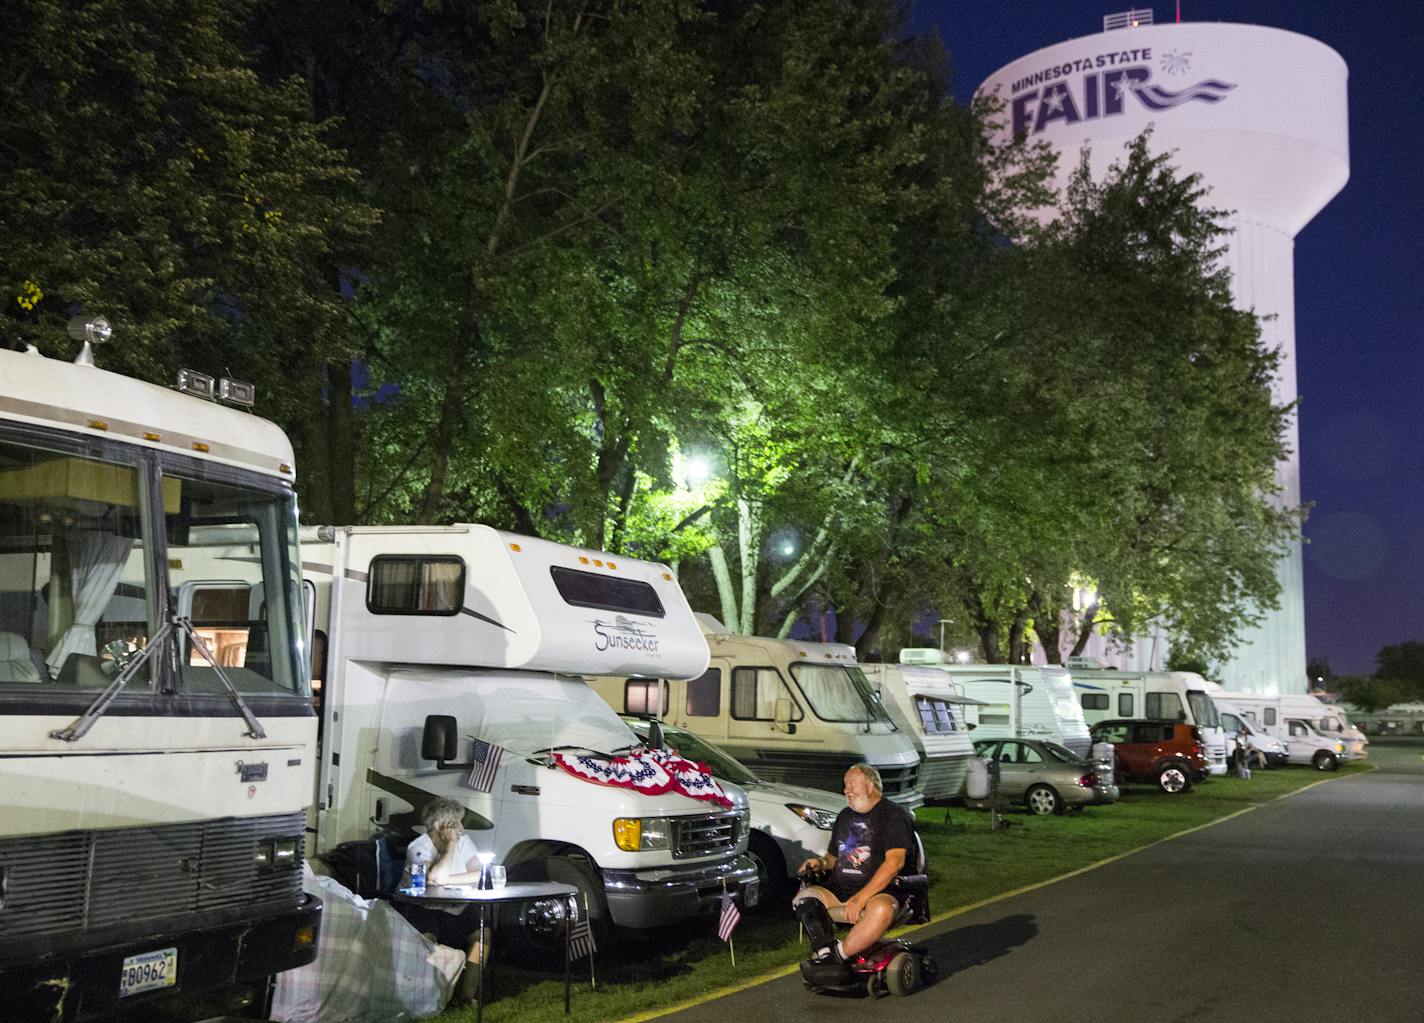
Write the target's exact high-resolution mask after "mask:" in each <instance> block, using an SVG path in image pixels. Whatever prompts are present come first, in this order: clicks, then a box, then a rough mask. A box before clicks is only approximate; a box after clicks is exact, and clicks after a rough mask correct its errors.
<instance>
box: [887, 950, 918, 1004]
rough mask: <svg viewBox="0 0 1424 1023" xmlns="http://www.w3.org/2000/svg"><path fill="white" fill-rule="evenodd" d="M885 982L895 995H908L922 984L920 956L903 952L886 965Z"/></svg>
mask: <svg viewBox="0 0 1424 1023" xmlns="http://www.w3.org/2000/svg"><path fill="white" fill-rule="evenodd" d="M885 983H886V986H888V987H889V988H890V993H891V994H894V995H908V994H909V993H910V992H911V991H913V990H915V989H916V988H917V987H919V986H920V957H919V956H917V955H915V954H914V953H912V952H901V953H899V954H898V955H896V956H895V958H894V959H891V960H890V965H888V966H886V967H885Z"/></svg>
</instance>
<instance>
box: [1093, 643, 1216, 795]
mask: <svg viewBox="0 0 1424 1023" xmlns="http://www.w3.org/2000/svg"><path fill="white" fill-rule="evenodd" d="M1069 670H1070V671H1071V672H1072V673H1073V689H1074V690H1075V691H1076V692H1077V694H1078V703H1079V705H1080V706H1081V707H1082V708H1083V716H1084V717H1085V718H1086V719H1087V721H1088V724H1090V725H1091V724H1094V723H1096V722H1098V721H1105V720H1107V719H1109V718H1136V719H1140V720H1144V721H1175V722H1178V723H1182V724H1188V725H1195V726H1196V728H1197V731H1198V732H1199V733H1201V737H1202V744H1203V745H1204V746H1206V759H1207V765H1208V767H1207V769H1208V771H1210V773H1211V774H1213V775H1223V774H1225V773H1226V767H1227V764H1226V760H1227V749H1226V732H1225V731H1224V730H1223V729H1222V727H1221V715H1220V714H1219V713H1218V712H1217V709H1216V704H1215V703H1213V702H1212V697H1211V694H1210V690H1211V688H1212V683H1210V682H1208V681H1207V680H1206V679H1204V678H1202V677H1201V676H1200V675H1198V674H1196V673H1195V672H1190V671H1118V670H1116V669H1112V668H1101V667H1097V666H1093V665H1089V664H1084V663H1081V662H1080V663H1073V662H1072V661H1071V660H1070V662H1069Z"/></svg>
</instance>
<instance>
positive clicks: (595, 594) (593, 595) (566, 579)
mask: <svg viewBox="0 0 1424 1023" xmlns="http://www.w3.org/2000/svg"><path fill="white" fill-rule="evenodd" d="M549 574H550V575H552V576H553V577H554V586H555V588H556V589H558V591H559V596H561V597H563V598H564V602H565V603H566V604H572V605H574V606H575V607H594V608H598V609H599V610H600V611H622V612H623V613H625V614H634V615H646V616H648V617H649V618H661V617H663V615H665V614H666V613H667V612H665V611H664V610H663V602H662V601H661V600H659V599H658V591H657V590H655V589H653V587H652V584H651V583H645V582H643V581H642V580H641V579H617V578H614V577H613V576H608V575H598V574H596V573H594V572H580V571H578V570H577V569H573V568H563V567H562V566H559V565H554V566H553V567H551V568H550V569H549Z"/></svg>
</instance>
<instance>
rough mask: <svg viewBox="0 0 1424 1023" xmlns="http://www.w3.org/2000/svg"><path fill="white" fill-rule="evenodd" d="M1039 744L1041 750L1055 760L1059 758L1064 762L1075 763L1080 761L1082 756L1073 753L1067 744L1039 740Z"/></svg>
mask: <svg viewBox="0 0 1424 1023" xmlns="http://www.w3.org/2000/svg"><path fill="white" fill-rule="evenodd" d="M1039 746H1040V747H1042V748H1043V751H1044V752H1045V753H1047V754H1048V755H1049V756H1051V757H1053V758H1054V759H1056V760H1061V761H1062V762H1063V763H1065V764H1077V763H1081V762H1082V758H1081V757H1079V756H1078V754H1076V753H1074V752H1073V751H1072V750H1070V749H1069V748H1068V747H1067V746H1060V745H1058V743H1056V742H1040V743H1039Z"/></svg>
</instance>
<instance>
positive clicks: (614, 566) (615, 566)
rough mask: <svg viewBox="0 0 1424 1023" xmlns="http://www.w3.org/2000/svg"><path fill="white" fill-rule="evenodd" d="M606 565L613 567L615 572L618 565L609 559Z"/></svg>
mask: <svg viewBox="0 0 1424 1023" xmlns="http://www.w3.org/2000/svg"><path fill="white" fill-rule="evenodd" d="M608 567H609V568H611V569H613V570H614V571H615V572H616V571H617V570H618V566H617V565H615V564H614V563H613V562H611V561H610V562H609V563H608Z"/></svg>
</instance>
